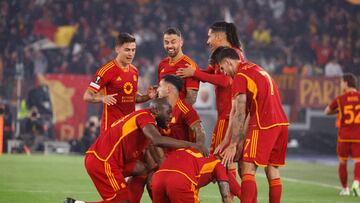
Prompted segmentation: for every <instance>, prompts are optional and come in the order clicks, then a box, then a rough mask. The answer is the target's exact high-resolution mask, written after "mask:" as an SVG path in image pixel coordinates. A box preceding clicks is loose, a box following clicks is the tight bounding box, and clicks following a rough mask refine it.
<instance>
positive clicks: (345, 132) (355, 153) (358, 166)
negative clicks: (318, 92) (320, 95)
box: [325, 73, 360, 196]
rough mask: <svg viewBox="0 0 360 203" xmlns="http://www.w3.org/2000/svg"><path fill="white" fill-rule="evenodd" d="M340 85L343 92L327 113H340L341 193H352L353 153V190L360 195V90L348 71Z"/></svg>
mask: <svg viewBox="0 0 360 203" xmlns="http://www.w3.org/2000/svg"><path fill="white" fill-rule="evenodd" d="M340 87H341V90H342V92H343V94H342V95H341V96H338V97H336V98H335V99H334V100H333V101H332V102H331V104H330V105H328V106H327V107H326V108H325V114H327V115H330V114H336V113H338V115H339V116H338V119H339V124H340V126H339V132H338V142H337V150H336V151H337V154H338V157H339V178H340V182H341V185H342V189H341V191H340V195H350V191H349V188H348V178H347V177H348V173H347V160H348V158H349V156H350V155H351V158H352V159H353V160H354V163H355V168H354V182H353V184H352V187H351V190H352V192H353V194H354V195H355V196H360V189H359V181H360V92H359V91H357V89H356V87H357V79H356V76H355V75H353V74H351V73H346V74H344V75H343V76H342V77H341V80H340Z"/></svg>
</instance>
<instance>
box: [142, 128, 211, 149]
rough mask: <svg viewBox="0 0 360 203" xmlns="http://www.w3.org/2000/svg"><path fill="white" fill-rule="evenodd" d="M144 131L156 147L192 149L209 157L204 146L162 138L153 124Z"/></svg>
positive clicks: (143, 129)
mask: <svg viewBox="0 0 360 203" xmlns="http://www.w3.org/2000/svg"><path fill="white" fill-rule="evenodd" d="M142 131H143V133H144V134H145V136H146V137H147V138H148V139H150V140H151V141H152V143H153V144H154V145H155V146H158V147H171V148H175V149H177V148H186V147H192V148H195V149H197V150H199V151H200V152H201V153H202V154H203V155H204V156H209V150H208V149H207V148H206V147H205V146H204V145H200V144H197V143H192V142H188V141H183V140H177V139H174V138H171V137H166V136H161V134H160V132H159V131H158V130H157V129H156V127H155V126H154V125H152V124H148V125H146V126H145V127H144V128H142Z"/></svg>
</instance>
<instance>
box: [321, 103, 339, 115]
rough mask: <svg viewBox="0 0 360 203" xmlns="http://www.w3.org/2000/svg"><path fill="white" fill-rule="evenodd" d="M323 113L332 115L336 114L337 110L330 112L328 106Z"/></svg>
mask: <svg viewBox="0 0 360 203" xmlns="http://www.w3.org/2000/svg"><path fill="white" fill-rule="evenodd" d="M324 113H325V114H326V115H333V114H337V113H338V110H337V109H334V110H331V109H330V106H329V105H328V106H327V107H326V108H325V111H324Z"/></svg>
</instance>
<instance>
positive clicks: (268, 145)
mask: <svg viewBox="0 0 360 203" xmlns="http://www.w3.org/2000/svg"><path fill="white" fill-rule="evenodd" d="M287 143H288V126H276V127H273V128H270V129H267V130H259V129H257V128H249V130H248V132H247V135H246V137H245V141H244V148H243V157H242V160H243V161H245V162H253V163H255V164H256V165H258V166H267V165H273V166H281V165H284V164H285V157H286V149H287Z"/></svg>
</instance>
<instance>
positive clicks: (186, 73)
mask: <svg viewBox="0 0 360 203" xmlns="http://www.w3.org/2000/svg"><path fill="white" fill-rule="evenodd" d="M185 66H186V68H179V69H178V70H177V71H176V75H177V76H180V77H182V78H188V77H193V76H194V74H195V68H193V67H192V66H191V65H190V64H185Z"/></svg>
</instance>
